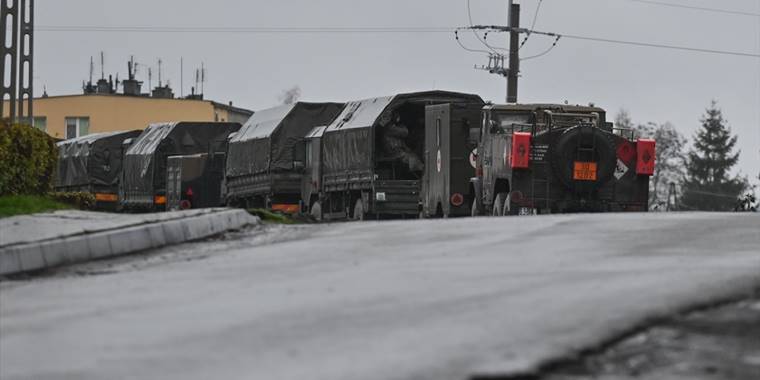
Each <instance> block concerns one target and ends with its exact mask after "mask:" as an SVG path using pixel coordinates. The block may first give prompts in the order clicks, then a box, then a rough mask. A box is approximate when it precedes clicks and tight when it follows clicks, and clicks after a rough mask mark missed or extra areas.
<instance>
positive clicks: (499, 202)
mask: <svg viewBox="0 0 760 380" xmlns="http://www.w3.org/2000/svg"><path fill="white" fill-rule="evenodd" d="M507 198H508V196H507V193H498V194H496V196H495V197H494V198H493V211H492V212H491V215H492V216H504V202H505V201H507V200H508V199H507Z"/></svg>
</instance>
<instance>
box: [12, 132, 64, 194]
mask: <svg viewBox="0 0 760 380" xmlns="http://www.w3.org/2000/svg"><path fill="white" fill-rule="evenodd" d="M57 160H58V149H57V148H56V146H55V140H53V138H52V137H50V136H48V134H47V133H45V132H43V131H40V130H39V129H36V128H34V127H31V126H28V125H22V124H9V123H8V122H7V121H5V120H3V121H2V124H1V125H0V196H3V195H16V194H36V195H44V194H47V193H48V192H50V191H51V190H52V188H53V176H54V173H55V169H56V163H57Z"/></svg>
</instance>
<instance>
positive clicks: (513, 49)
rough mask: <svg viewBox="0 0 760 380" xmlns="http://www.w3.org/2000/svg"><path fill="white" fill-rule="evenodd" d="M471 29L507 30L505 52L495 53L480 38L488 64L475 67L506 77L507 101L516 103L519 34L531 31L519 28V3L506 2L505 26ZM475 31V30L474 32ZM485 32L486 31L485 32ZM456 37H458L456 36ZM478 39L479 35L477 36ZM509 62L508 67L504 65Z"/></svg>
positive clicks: (510, 0)
mask: <svg viewBox="0 0 760 380" xmlns="http://www.w3.org/2000/svg"><path fill="white" fill-rule="evenodd" d="M462 29H471V30H473V31H477V30H486V31H498V32H507V33H508V37H507V43H508V44H509V49H508V52H507V53H506V54H502V53H497V52H496V51H495V50H494V49H495V48H493V47H492V46H490V45H488V44H487V43H486V42H485V37H484V38H483V39H482V40H481V42H482V43H483V44H485V45H486V46H487V47H488V48H489V49H490V50H491V53H489V54H488V65H482V66H477V65H476V66H475V68H476V69H479V70H485V71H488V72H489V73H491V74H496V75H499V76H502V77H504V78H506V79H507V98H506V100H507V103H517V88H518V86H517V82H518V79H519V77H520V34H522V33H531V31H529V30H526V29H523V28H520V4H515V3H514V2H513V0H509V1H508V3H507V26H499V25H473V26H470V27H469V28H462ZM476 33H477V32H476ZM486 34H487V33H486ZM457 39H459V37H458V36H457ZM478 39H480V37H478ZM506 64H509V67H506Z"/></svg>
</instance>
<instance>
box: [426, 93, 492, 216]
mask: <svg viewBox="0 0 760 380" xmlns="http://www.w3.org/2000/svg"><path fill="white" fill-rule="evenodd" d="M483 106H484V104H483V102H480V101H473V102H469V103H457V104H439V105H433V106H427V107H426V108H425V162H426V165H425V175H424V176H423V179H422V215H421V216H422V217H425V218H430V217H433V218H437V217H449V216H470V215H471V212H470V207H471V206H472V196H471V193H470V191H469V184H470V178H472V177H473V176H474V175H475V158H476V157H477V152H478V151H477V147H478V141H477V140H475V139H473V138H471V137H470V135H471V133H470V130H471V129H473V128H475V129H479V128H480V117H481V113H482V109H483Z"/></svg>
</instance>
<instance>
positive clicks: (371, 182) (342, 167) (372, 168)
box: [310, 91, 482, 220]
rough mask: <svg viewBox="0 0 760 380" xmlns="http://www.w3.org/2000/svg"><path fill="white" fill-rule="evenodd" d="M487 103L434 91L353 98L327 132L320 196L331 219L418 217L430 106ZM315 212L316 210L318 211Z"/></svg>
mask: <svg viewBox="0 0 760 380" xmlns="http://www.w3.org/2000/svg"><path fill="white" fill-rule="evenodd" d="M470 102H482V100H481V99H480V97H479V96H477V95H471V94H463V93H456V92H447V91H429V92H417V93H408V94H399V95H394V96H388V97H382V98H374V99H367V100H361V101H354V102H350V103H348V104H347V105H346V107H345V109H344V110H343V112H342V113H341V114H340V115H339V116H338V117H337V118H335V120H334V121H333V122H332V123H331V124H329V125H328V126H327V128H325V130H324V132H323V133H322V136H321V145H322V151H321V158H322V160H321V162H322V166H321V182H320V192H319V196H318V197H316V198H314V199H312V200H311V204H310V210H313V209H314V208H317V209H319V210H320V211H321V213H322V216H323V217H324V218H325V219H343V218H350V219H355V220H361V219H364V218H365V217H371V218H380V217H395V218H411V217H415V218H416V217H418V216H419V213H420V192H421V183H422V178H423V175H424V171H425V165H426V164H429V163H426V162H424V160H425V152H424V150H425V107H426V106H429V105H434V104H446V103H470ZM312 214H313V213H312Z"/></svg>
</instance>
